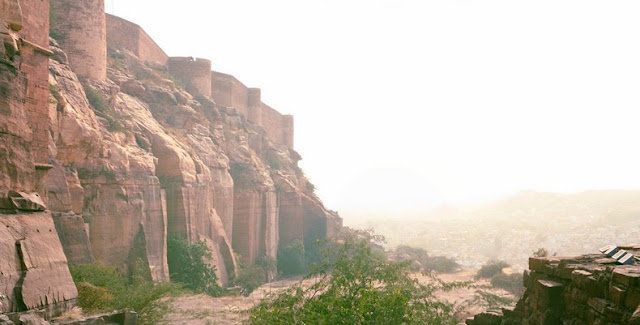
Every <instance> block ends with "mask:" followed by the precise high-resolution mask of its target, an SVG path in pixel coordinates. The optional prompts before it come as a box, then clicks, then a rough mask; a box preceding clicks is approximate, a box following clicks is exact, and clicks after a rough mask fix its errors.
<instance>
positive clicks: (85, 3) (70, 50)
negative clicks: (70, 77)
mask: <svg viewBox="0 0 640 325" xmlns="http://www.w3.org/2000/svg"><path fill="white" fill-rule="evenodd" d="M51 10H52V15H51V17H52V20H51V33H52V35H53V37H54V38H56V39H57V40H58V42H59V43H60V46H61V47H62V49H63V50H64V51H65V52H66V53H67V55H68V57H69V64H70V65H71V68H72V69H73V71H74V72H75V73H76V74H77V75H78V76H79V77H81V78H90V79H96V80H103V79H105V78H106V76H107V27H106V18H105V12H104V0H82V1H78V0H51Z"/></svg>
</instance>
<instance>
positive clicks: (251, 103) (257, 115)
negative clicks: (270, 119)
mask: <svg viewBox="0 0 640 325" xmlns="http://www.w3.org/2000/svg"><path fill="white" fill-rule="evenodd" d="M247 119H249V121H251V122H253V123H255V124H257V125H260V126H262V90H260V88H249V91H248V93H247Z"/></svg>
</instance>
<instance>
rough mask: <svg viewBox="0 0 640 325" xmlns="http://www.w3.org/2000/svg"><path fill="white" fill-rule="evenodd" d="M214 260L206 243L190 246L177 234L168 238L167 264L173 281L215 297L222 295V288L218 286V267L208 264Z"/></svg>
mask: <svg viewBox="0 0 640 325" xmlns="http://www.w3.org/2000/svg"><path fill="white" fill-rule="evenodd" d="M212 258H213V255H212V253H211V250H210V249H209V247H207V244H206V243H205V242H204V241H199V242H197V243H194V244H189V243H188V242H187V240H186V239H184V238H182V237H180V236H178V235H176V234H169V235H168V236H167V264H169V276H170V278H171V281H176V282H180V283H182V284H184V286H185V288H188V289H191V290H193V291H195V292H203V293H206V294H208V295H211V296H214V297H215V296H219V295H221V294H222V288H220V286H219V285H218V276H217V275H216V267H215V266H213V265H210V264H209V263H207V262H206V261H207V260H211V259H212Z"/></svg>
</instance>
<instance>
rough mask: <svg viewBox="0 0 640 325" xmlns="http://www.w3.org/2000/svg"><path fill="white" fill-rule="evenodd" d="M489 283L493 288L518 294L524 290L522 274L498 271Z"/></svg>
mask: <svg viewBox="0 0 640 325" xmlns="http://www.w3.org/2000/svg"><path fill="white" fill-rule="evenodd" d="M491 285H492V286H493V287H495V288H501V289H505V290H507V291H509V292H510V293H512V294H514V295H516V296H519V295H520V294H522V292H523V291H524V286H523V284H522V274H519V273H514V274H509V275H507V274H503V273H498V274H496V275H494V276H493V277H492V278H491Z"/></svg>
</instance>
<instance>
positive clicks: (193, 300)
mask: <svg viewBox="0 0 640 325" xmlns="http://www.w3.org/2000/svg"><path fill="white" fill-rule="evenodd" d="M474 275H475V271H461V272H457V273H452V274H441V275H438V277H439V278H440V279H442V280H443V281H445V282H449V283H450V282H454V281H459V282H465V281H474V279H473V276H474ZM416 277H417V278H418V279H419V280H420V281H429V278H428V277H425V276H422V275H416ZM300 280H301V279H300V278H297V279H287V280H282V281H276V282H273V283H269V284H265V285H263V286H262V287H260V288H258V289H256V290H255V291H254V292H253V293H252V294H251V295H250V296H249V297H244V296H234V297H219V298H213V297H210V296H207V295H195V296H182V297H178V298H176V299H175V300H173V301H172V302H171V306H172V308H173V312H172V313H170V314H169V315H168V316H167V317H166V322H165V324H193V325H213V324H215V325H237V324H242V323H243V322H244V321H246V320H247V319H248V313H247V311H248V310H249V309H251V307H253V306H254V305H255V304H257V303H258V302H259V301H260V300H261V299H263V298H264V297H266V296H267V295H268V294H269V293H270V292H277V291H279V290H282V289H283V288H287V287H289V286H291V285H293V284H295V283H297V282H299V281H300ZM311 281H313V280H308V282H311ZM475 284H485V285H488V282H487V281H479V282H475ZM491 291H492V292H493V293H495V294H498V295H500V296H505V297H510V298H515V297H513V296H511V295H509V294H508V293H507V292H505V291H504V290H493V289H492V290H491ZM475 293H476V289H470V288H462V289H454V290H451V291H447V292H438V293H437V296H438V297H439V298H442V299H445V300H447V301H448V302H450V303H453V304H455V305H456V306H462V305H464V304H465V302H467V301H469V300H470V299H473V298H474V295H475ZM483 310H484V307H482V306H467V307H465V308H464V311H463V312H461V313H459V314H458V316H459V317H460V318H461V319H464V318H466V317H467V316H469V315H473V314H476V313H479V312H481V311H483Z"/></svg>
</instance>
